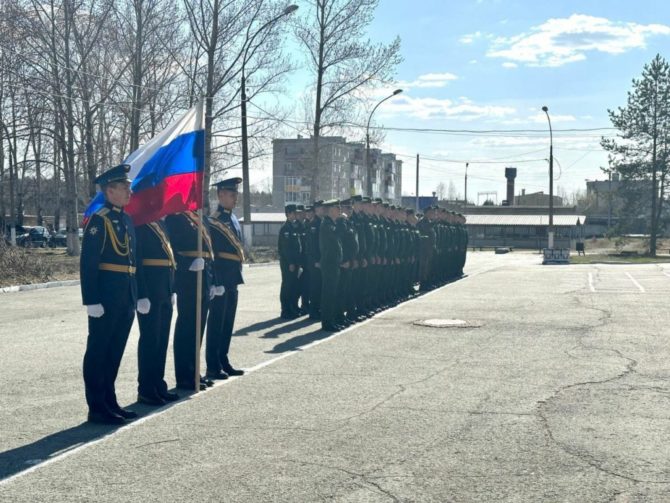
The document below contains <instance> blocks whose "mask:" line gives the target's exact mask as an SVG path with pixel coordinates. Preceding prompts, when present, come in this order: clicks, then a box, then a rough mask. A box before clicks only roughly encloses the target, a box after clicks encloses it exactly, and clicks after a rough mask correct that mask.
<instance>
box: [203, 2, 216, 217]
mask: <svg viewBox="0 0 670 503" xmlns="http://www.w3.org/2000/svg"><path fill="white" fill-rule="evenodd" d="M218 39H219V1H218V0H215V1H214V6H213V8H212V33H211V36H210V39H209V45H208V47H207V87H206V96H205V173H204V177H203V178H204V181H203V188H202V189H203V190H202V191H203V201H202V205H203V208H204V211H205V213H209V183H210V178H211V170H212V166H211V162H212V123H213V122H214V119H213V117H212V114H213V109H214V71H215V69H214V57H215V55H216V47H217V45H218Z"/></svg>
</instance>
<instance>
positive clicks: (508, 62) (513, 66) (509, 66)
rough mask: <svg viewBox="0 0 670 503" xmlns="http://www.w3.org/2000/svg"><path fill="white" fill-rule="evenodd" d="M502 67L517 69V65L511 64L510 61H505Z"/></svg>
mask: <svg viewBox="0 0 670 503" xmlns="http://www.w3.org/2000/svg"><path fill="white" fill-rule="evenodd" d="M502 66H503V68H516V67H518V66H519V65H517V64H516V63H512V62H511V61H505V62H504V63H503V64H502Z"/></svg>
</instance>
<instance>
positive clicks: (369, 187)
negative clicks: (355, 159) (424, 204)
mask: <svg viewBox="0 0 670 503" xmlns="http://www.w3.org/2000/svg"><path fill="white" fill-rule="evenodd" d="M401 92H402V89H396V90H395V91H393V93H392V94H390V95H389V96H387V97H386V98H384V99H383V100H381V101H380V102H379V103H377V104H376V105H375V107H374V108H373V109H372V112H370V116H369V117H368V125H367V126H366V128H365V168H366V171H367V177H368V182H367V184H366V192H367V193H368V196H369V197H372V165H371V164H370V121H372V114H374V113H375V110H377V108H378V107H379V105H381V104H382V103H384V102H385V101H386V100H388V99H391V98H393V97H394V96H395V95H396V94H400V93H401ZM417 197H419V195H418V194H417Z"/></svg>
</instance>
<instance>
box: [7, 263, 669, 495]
mask: <svg viewBox="0 0 670 503" xmlns="http://www.w3.org/2000/svg"><path fill="white" fill-rule="evenodd" d="M540 262H541V259H540V256H539V255H537V254H530V253H517V252H514V253H511V254H508V255H494V254H493V253H491V252H489V253H473V254H470V255H469V257H468V263H467V265H466V274H467V276H466V277H465V278H464V279H461V280H459V281H456V282H454V283H451V284H449V285H447V286H445V287H442V288H440V289H438V290H434V291H432V292H430V293H429V294H427V295H423V296H421V297H418V298H416V299H414V300H412V301H410V302H406V303H404V304H401V305H400V306H398V307H396V308H393V309H391V310H389V311H386V312H384V313H382V314H380V315H377V316H376V317H375V318H373V319H372V320H369V321H367V322H365V323H363V324H359V325H355V326H354V327H351V328H349V329H347V330H346V331H344V332H340V333H337V334H334V335H333V334H328V333H325V332H322V331H320V330H319V325H318V324H315V323H312V322H310V321H309V320H307V319H305V318H301V319H299V320H294V321H284V320H281V319H279V318H278V314H279V300H278V294H279V278H280V274H279V268H278V267H277V266H276V265H271V266H265V267H255V268H249V269H246V270H245V280H246V285H243V286H242V287H241V289H240V306H239V310H238V318H237V321H236V335H235V337H234V338H233V343H232V349H231V360H232V363H233V365H235V366H239V367H243V368H246V369H247V370H249V372H248V374H247V375H245V376H243V377H240V378H235V379H230V380H228V381H225V382H222V383H221V384H217V386H215V387H214V388H212V389H209V390H208V391H206V392H201V393H198V394H197V395H194V396H191V397H187V398H185V399H184V400H182V401H180V402H177V403H176V404H173V405H171V406H169V407H164V408H162V409H155V408H151V407H148V406H143V405H138V404H135V403H134V402H135V398H136V367H137V362H136V358H137V357H136V355H137V352H136V351H137V338H138V332H137V326H136V325H135V327H134V328H133V332H132V333H131V336H130V339H129V343H128V347H127V349H126V353H125V355H124V359H123V363H122V367H121V371H120V373H119V378H118V381H117V394H118V396H119V402H120V403H121V404H122V405H124V406H125V405H129V406H130V408H131V409H133V410H135V411H137V412H139V413H140V414H141V417H140V419H138V420H136V421H135V422H133V423H130V424H128V425H126V426H123V427H122V428H119V429H115V428H113V427H106V426H100V425H90V424H87V423H85V418H86V404H85V401H84V396H83V383H82V378H81V363H82V356H83V353H84V348H85V342H86V315H85V311H84V309H83V307H82V306H81V305H80V304H81V300H80V291H79V288H78V287H76V286H74V287H62V288H53V289H45V290H36V291H29V292H18V293H10V294H2V295H0V302H2V304H1V305H2V309H0V355H1V356H0V358H1V362H2V364H1V365H0V479H2V480H1V481H0V501H2V502H3V503H4V502H12V503H13V502H47V501H48V502H89V501H90V502H102V501H110V502H117V501H118V502H153V501H156V502H158V501H161V502H165V501H176V502H193V501H197V502H266V501H276V502H318V501H337V502H389V501H391V502H393V501H395V502H409V501H415V502H451V501H454V502H497V501H505V502H507V501H514V502H544V501H548V502H559V501H560V502H603V503H604V502H638V501H640V502H668V501H670V344H669V343H668V338H669V336H670V328H669V327H670V309H669V308H668V298H669V296H670V265H667V264H659V265H588V266H586V265H584V266H578V265H571V266H542V265H540ZM425 320H462V321H463V322H465V324H464V325H462V326H458V325H456V326H454V325H447V326H446V327H429V326H421V325H417V324H416V322H421V321H425ZM437 324H438V325H443V323H441V322H438V323H437ZM203 365H204V362H203ZM167 377H168V383H169V384H174V377H173V371H172V363H171V361H169V362H168V371H167Z"/></svg>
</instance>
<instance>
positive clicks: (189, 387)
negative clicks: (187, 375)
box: [177, 382, 207, 391]
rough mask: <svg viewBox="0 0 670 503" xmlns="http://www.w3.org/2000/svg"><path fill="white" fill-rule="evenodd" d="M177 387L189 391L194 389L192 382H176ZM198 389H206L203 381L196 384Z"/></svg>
mask: <svg viewBox="0 0 670 503" xmlns="http://www.w3.org/2000/svg"><path fill="white" fill-rule="evenodd" d="M177 388H179V389H187V390H189V391H194V390H195V388H194V387H193V382H178V383H177ZM198 389H199V391H205V390H206V389H207V385H206V384H205V383H203V382H201V383H200V384H199V386H198Z"/></svg>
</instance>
